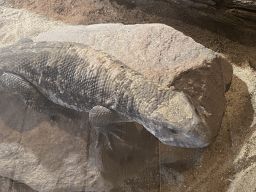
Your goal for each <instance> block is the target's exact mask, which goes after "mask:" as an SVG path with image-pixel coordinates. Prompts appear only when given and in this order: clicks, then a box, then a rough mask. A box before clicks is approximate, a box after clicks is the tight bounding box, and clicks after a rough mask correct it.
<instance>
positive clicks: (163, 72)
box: [34, 24, 232, 136]
mask: <svg viewBox="0 0 256 192" xmlns="http://www.w3.org/2000/svg"><path fill="white" fill-rule="evenodd" d="M34 40H35V41H69V42H77V43H84V44H87V45H90V46H94V47H95V48H96V49H99V50H103V51H104V52H106V53H108V54H110V55H112V56H115V57H116V58H117V59H119V60H121V61H122V62H123V63H124V64H126V65H128V66H129V67H131V68H133V69H134V70H136V71H138V72H139V73H141V74H143V75H145V76H146V77H148V78H149V79H152V80H154V81H156V82H157V83H159V84H161V85H162V86H163V87H164V86H167V87H170V86H174V87H175V88H176V89H179V90H182V91H184V92H185V93H187V94H189V95H190V96H191V97H192V99H193V100H194V101H195V102H198V103H200V104H201V106H202V110H203V111H204V114H205V115H206V116H207V123H208V124H209V126H210V128H211V130H212V132H213V136H216V135H217V133H218V130H219V128H220V123H221V119H222V116H223V113H224V110H225V97H224V93H225V91H226V86H227V85H228V84H229V83H230V81H231V76H232V67H231V65H230V64H229V63H228V62H227V61H226V60H225V59H224V58H223V57H222V56H221V55H219V54H217V53H216V52H214V51H212V50H210V49H207V48H205V47H204V46H202V45H200V44H198V43H196V42H195V41H194V40H193V39H192V38H190V37H187V36H185V35H184V34H182V33H181V32H179V31H177V30H175V29H173V28H171V27H169V26H166V25H163V24H144V25H122V24H98V25H89V26H68V27H63V28H59V29H56V30H53V31H48V32H46V33H42V34H40V35H39V36H37V37H35V38H34Z"/></svg>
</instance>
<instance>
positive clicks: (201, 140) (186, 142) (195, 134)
mask: <svg viewBox="0 0 256 192" xmlns="http://www.w3.org/2000/svg"><path fill="white" fill-rule="evenodd" d="M179 130H182V129H179ZM155 136H156V137H157V138H158V139H159V140H160V141H161V142H162V143H163V144H166V145H172V146H178V147H185V148H202V147H206V146H208V145H209V144H210V143H211V140H212V134H211V131H210V129H209V127H208V126H205V125H204V124H202V123H200V124H196V125H194V126H192V127H191V129H190V130H189V131H187V132H182V131H177V132H176V133H174V132H173V130H170V129H168V128H163V129H161V130H159V131H158V132H156V135H155Z"/></svg>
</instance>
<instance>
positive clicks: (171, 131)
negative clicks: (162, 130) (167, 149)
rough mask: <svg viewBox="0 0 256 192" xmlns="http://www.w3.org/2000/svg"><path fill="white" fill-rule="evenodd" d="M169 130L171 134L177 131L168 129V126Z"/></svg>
mask: <svg viewBox="0 0 256 192" xmlns="http://www.w3.org/2000/svg"><path fill="white" fill-rule="evenodd" d="M169 131H170V133H171V134H177V133H178V132H177V131H176V130H174V129H170V128H169Z"/></svg>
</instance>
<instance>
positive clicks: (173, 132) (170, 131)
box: [163, 126, 178, 135]
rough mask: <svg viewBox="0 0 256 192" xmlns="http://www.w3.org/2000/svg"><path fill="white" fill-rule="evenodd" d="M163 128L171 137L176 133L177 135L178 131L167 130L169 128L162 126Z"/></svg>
mask: <svg viewBox="0 0 256 192" xmlns="http://www.w3.org/2000/svg"><path fill="white" fill-rule="evenodd" d="M163 128H164V129H165V130H166V131H167V132H169V133H170V134H172V135H174V134H177V133H178V131H177V130H175V129H172V128H169V127H167V126H163Z"/></svg>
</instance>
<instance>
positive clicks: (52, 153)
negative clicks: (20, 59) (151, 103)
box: [0, 1, 256, 191]
mask: <svg viewBox="0 0 256 192" xmlns="http://www.w3.org/2000/svg"><path fill="white" fill-rule="evenodd" d="M2 2H3V1H2ZM2 2H0V5H4V4H1V3H2ZM4 2H6V1H4ZM4 2H3V3H4ZM22 2H23V3H27V5H29V6H30V10H33V9H34V8H35V9H34V10H36V11H37V12H38V13H40V10H42V13H43V14H45V15H49V16H52V15H51V13H54V14H55V16H56V17H55V18H56V19H61V20H62V21H64V22H66V21H68V23H69V24H90V23H92V22H90V21H92V19H94V20H93V22H94V23H100V22H101V21H102V20H104V21H107V22H118V21H119V19H118V17H115V15H118V16H120V15H122V19H123V20H125V21H126V23H143V22H161V23H163V22H164V23H166V24H168V25H170V26H174V27H175V28H176V29H178V30H180V31H182V32H183V33H185V34H186V35H188V36H190V37H192V38H193V39H194V40H195V41H196V42H199V43H201V44H202V45H204V46H205V47H207V48H210V49H212V50H214V51H217V52H220V53H223V54H225V56H227V57H228V59H229V60H230V61H231V62H232V63H233V68H234V75H233V78H232V83H231V86H230V89H229V91H228V92H227V93H226V94H225V97H226V102H227V103H226V109H225V114H224V117H223V120H222V125H221V129H220V132H219V134H218V136H217V138H216V141H215V142H214V143H213V144H212V145H211V146H209V147H207V148H206V149H183V148H179V147H168V146H165V145H162V144H161V143H159V142H158V140H157V139H156V138H154V137H152V136H151V135H150V134H149V133H148V132H147V131H145V130H144V129H142V128H141V127H140V126H139V125H136V126H137V129H136V128H135V125H133V124H131V125H129V126H130V128H131V127H133V128H131V129H126V127H125V126H124V127H123V129H126V130H127V131H128V134H127V135H128V136H129V135H134V136H136V137H135V138H129V137H128V138H125V139H126V142H127V143H128V144H129V145H131V146H132V147H134V146H137V147H138V148H137V149H138V150H135V151H134V150H131V149H130V148H129V147H127V146H123V147H124V148H123V150H122V151H117V152H114V153H113V152H111V151H108V150H107V149H106V150H105V149H104V150H102V151H97V150H94V149H93V148H92V146H93V144H92V143H90V142H87V141H89V140H90V141H92V140H91V139H90V138H94V136H95V133H94V132H93V130H91V129H90V127H89V125H87V123H86V120H85V119H86V114H77V116H76V117H77V119H76V121H69V118H66V117H57V119H54V120H51V119H49V117H46V116H43V115H42V114H38V113H36V112H34V111H32V110H30V109H28V108H26V106H25V105H24V104H23V102H22V101H20V99H19V98H17V97H14V96H10V95H6V94H1V103H0V105H1V106H0V109H1V113H0V119H1V126H0V129H1V132H0V133H1V134H0V143H1V152H0V156H1V158H0V165H1V171H0V175H1V176H2V178H1V180H0V189H1V190H2V191H4V190H5V191H6V190H8V191H15V190H16V191H43V190H44V189H49V190H48V191H51V190H54V191H58V190H59V191H64V190H65V189H67V190H68V191H72V190H73V189H74V190H75V191H86V190H87V191H88V190H89V189H90V190H98V189H99V188H101V189H102V188H104V189H105V190H106V191H109V190H110V189H112V191H121V190H123V191H136V190H137V191H255V185H254V184H255V180H254V178H255V177H253V175H254V174H255V160H256V159H255V157H256V156H255V155H256V154H255V145H256V142H255V126H254V124H255V115H254V113H255V112H254V111H255V109H256V108H255V82H256V80H255V79H256V78H255V76H256V73H255V71H254V66H256V65H255V61H256V59H255V47H247V46H244V45H241V44H239V43H237V42H234V41H230V40H228V39H225V38H223V37H221V36H218V35H216V34H213V33H210V32H209V31H206V30H203V29H200V28H196V27H194V26H192V25H189V24H185V23H182V22H178V21H176V20H175V19H174V20H172V19H170V17H169V18H168V19H164V18H163V17H157V16H155V15H148V14H146V15H145V14H143V13H141V12H140V11H138V10H136V8H135V9H134V8H132V9H131V8H129V7H128V6H127V5H126V4H125V5H122V4H120V5H116V4H115V3H112V5H113V6H114V5H115V6H114V8H113V7H112V8H111V9H108V10H106V6H105V7H104V6H102V7H101V9H99V10H97V9H94V8H93V7H92V6H91V7H90V6H87V7H86V4H84V5H83V7H84V9H85V11H84V12H86V13H85V14H84V15H81V7H82V6H81V7H79V8H78V7H74V8H73V9H72V10H73V12H72V14H73V15H71V13H70V12H69V11H65V9H61V6H60V5H59V4H58V3H56V2H57V1H54V2H55V3H52V4H49V7H47V5H44V8H42V7H40V6H42V4H40V2H41V1H38V2H37V4H36V6H35V4H34V5H33V4H29V3H28V2H29V1H22ZM52 2H53V1H52ZM72 2H73V3H74V4H76V3H77V2H79V1H72ZM102 2H103V3H105V5H106V4H107V5H108V6H110V5H111V4H109V3H108V2H107V1H101V2H100V1H99V2H96V3H99V4H98V5H95V6H101V5H102V4H100V3H102ZM5 6H7V7H1V8H3V9H5V10H7V9H6V8H8V10H13V11H16V12H14V13H15V14H13V17H11V16H10V15H9V17H8V18H13V19H14V21H12V20H11V21H10V22H9V20H6V19H5V18H6V17H5V15H4V14H3V13H1V14H2V15H1V16H2V17H1V19H0V22H2V25H1V28H0V37H5V36H6V35H9V34H11V35H12V37H13V38H6V39H8V40H5V41H1V45H0V46H1V47H3V46H5V45H8V44H12V43H14V42H16V41H17V40H18V39H20V38H22V37H31V38H32V37H35V36H36V35H38V34H39V33H40V32H43V31H45V30H42V31H40V32H38V30H39V29H40V28H41V27H42V28H43V29H45V27H47V25H48V24H49V26H53V27H54V25H53V23H48V24H47V23H45V20H44V19H45V18H43V17H41V16H39V17H40V18H42V22H43V24H42V25H35V26H36V28H33V22H32V23H31V21H33V20H32V18H33V17H35V18H37V17H38V16H37V15H34V14H32V15H30V16H29V17H28V18H27V17H25V18H24V17H15V15H22V14H23V13H24V12H27V11H25V10H15V9H9V7H10V6H11V4H8V5H5ZM8 6H9V7H8ZM33 6H34V7H33ZM24 7H26V6H24ZM62 8H63V7H62ZM107 8H108V7H107ZM78 9H79V10H78ZM90 9H91V10H90ZM56 10H59V11H56ZM61 10H64V11H61ZM75 10H78V11H77V12H76V11H75ZM110 10H111V11H110ZM49 11H50V12H49ZM97 11H98V12H97ZM136 11H137V12H136ZM89 12H90V13H91V14H92V15H93V14H94V15H98V17H94V18H92V15H90V14H89ZM18 13H19V14H18ZM136 13H137V14H136ZM7 15H8V14H7ZM58 15H59V16H58ZM89 15H90V16H89ZM113 15H114V17H113ZM76 16H77V17H76ZM103 16H104V17H103ZM78 18H79V21H80V22H81V23H77V19H78ZM4 19H5V20H4ZM72 19H74V20H72ZM90 19H91V20H90ZM46 20H48V19H46ZM3 21H5V22H3ZM7 21H8V22H9V23H8V22H7ZM48 21H49V20H48ZM167 21H168V22H167ZM38 22H39V21H38ZM72 22H73V23H72ZM21 24H23V25H22V26H32V27H31V28H29V27H24V28H23V30H27V29H29V30H31V31H28V32H26V33H28V34H33V35H26V36H24V35H23V34H24V33H22V31H23V30H20V26H21ZM61 25H64V24H61ZM58 26H59V25H57V26H55V27H56V28H57V27H58ZM2 27H6V28H4V30H2V29H3V28H2ZM50 29H53V28H50V27H49V30H50ZM34 31H36V33H34ZM37 32H38V33H37ZM2 34H3V35H2ZM1 39H2V38H1ZM1 39H0V40H1ZM67 113H69V112H67ZM71 114H73V113H71ZM71 118H74V116H73V117H71ZM71 127H72V129H71ZM88 130H91V131H88ZM129 132H130V133H129ZM87 143H89V144H90V145H87ZM115 143H116V144H117V146H119V147H120V146H122V145H123V144H122V143H117V142H115ZM60 148H61V150H60ZM159 157H161V159H159ZM159 160H160V163H159ZM88 162H93V163H91V164H90V163H88ZM161 162H162V163H161ZM28 173H29V175H28ZM39 173H41V174H43V176H44V178H45V179H44V181H45V182H42V180H41V178H42V176H41V175H40V174H39ZM56 175H57V176H56ZM38 178H40V180H39V179H38ZM49 178H52V179H53V180H51V179H49ZM56 178H58V179H57V181H56ZM47 181H49V182H47ZM77 181H78V182H77ZM113 183H115V184H116V185H115V186H113ZM86 186H87V187H88V188H89V187H91V186H93V188H89V189H88V188H86ZM102 186H104V187H102ZM98 187H99V188H98ZM98 191H99V190H98Z"/></svg>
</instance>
